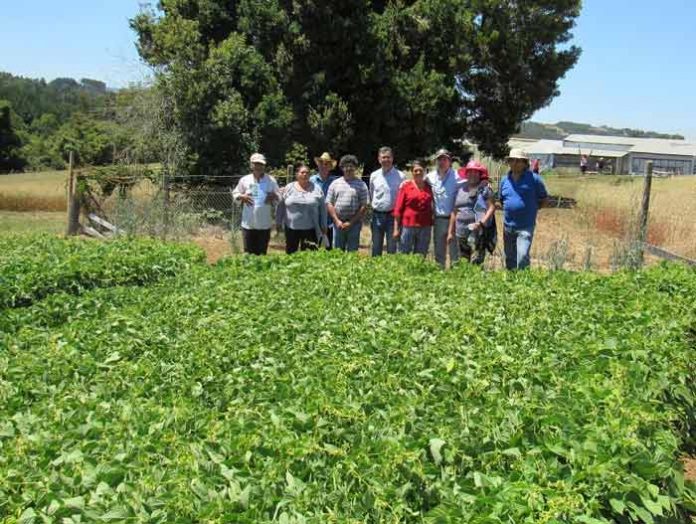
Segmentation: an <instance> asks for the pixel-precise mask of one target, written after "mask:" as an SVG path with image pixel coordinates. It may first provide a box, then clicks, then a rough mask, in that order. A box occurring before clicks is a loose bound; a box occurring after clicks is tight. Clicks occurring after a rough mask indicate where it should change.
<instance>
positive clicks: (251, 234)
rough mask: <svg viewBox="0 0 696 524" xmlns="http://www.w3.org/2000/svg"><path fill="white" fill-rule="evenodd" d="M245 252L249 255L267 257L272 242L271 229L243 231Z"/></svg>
mask: <svg viewBox="0 0 696 524" xmlns="http://www.w3.org/2000/svg"><path fill="white" fill-rule="evenodd" d="M242 240H243V241H244V252H245V253H248V254H249V255H265V254H266V253H267V252H268V242H270V240H271V230H270V229H242Z"/></svg>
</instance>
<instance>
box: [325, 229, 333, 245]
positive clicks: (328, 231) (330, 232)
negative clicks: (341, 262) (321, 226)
mask: <svg viewBox="0 0 696 524" xmlns="http://www.w3.org/2000/svg"><path fill="white" fill-rule="evenodd" d="M333 237H334V225H333V224H332V225H330V226H329V227H328V228H327V229H326V238H328V239H329V245H328V247H326V246H325V247H326V250H327V251H331V250H332V249H333Z"/></svg>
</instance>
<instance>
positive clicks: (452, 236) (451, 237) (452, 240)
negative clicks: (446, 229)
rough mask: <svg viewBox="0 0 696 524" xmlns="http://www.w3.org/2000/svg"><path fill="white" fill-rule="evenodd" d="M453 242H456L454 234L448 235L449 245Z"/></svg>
mask: <svg viewBox="0 0 696 524" xmlns="http://www.w3.org/2000/svg"><path fill="white" fill-rule="evenodd" d="M440 238H442V237H440ZM452 242H454V235H453V234H452V233H447V243H448V244H451V243H452Z"/></svg>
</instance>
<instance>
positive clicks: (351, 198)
mask: <svg viewBox="0 0 696 524" xmlns="http://www.w3.org/2000/svg"><path fill="white" fill-rule="evenodd" d="M368 201H369V192H368V190H367V185H365V182H363V181H362V180H360V179H359V178H353V179H351V180H346V178H345V177H342V178H339V179H338V180H336V181H335V182H334V183H333V184H331V186H329V192H328V193H327V194H326V203H327V204H333V206H334V207H335V208H336V215H338V218H339V219H340V220H343V221H347V220H350V219H351V218H353V217H354V216H355V214H356V213H357V212H358V211H359V210H360V208H361V207H363V206H366V205H367V203H368Z"/></svg>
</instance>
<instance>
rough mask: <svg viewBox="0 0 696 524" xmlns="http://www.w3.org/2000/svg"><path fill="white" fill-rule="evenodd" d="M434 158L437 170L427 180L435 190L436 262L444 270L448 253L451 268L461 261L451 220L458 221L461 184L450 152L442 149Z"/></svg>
mask: <svg viewBox="0 0 696 524" xmlns="http://www.w3.org/2000/svg"><path fill="white" fill-rule="evenodd" d="M434 158H435V161H436V162H437V169H435V171H431V172H430V173H428V175H427V176H426V178H425V180H426V182H428V184H430V187H431V188H432V190H433V203H434V206H433V208H434V210H435V226H434V228H433V245H434V249H435V260H436V261H437V263H438V264H440V266H441V267H443V268H444V267H445V264H446V262H447V252H448V251H449V256H450V266H451V265H453V264H454V263H455V262H457V260H459V248H458V246H457V243H456V242H455V237H454V235H452V234H450V220H456V212H455V209H454V201H455V199H456V198H457V191H458V189H459V182H458V181H457V174H456V173H455V172H454V169H452V154H451V153H450V152H449V151H447V150H446V149H440V150H439V151H438V152H437V153H435V155H434Z"/></svg>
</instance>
